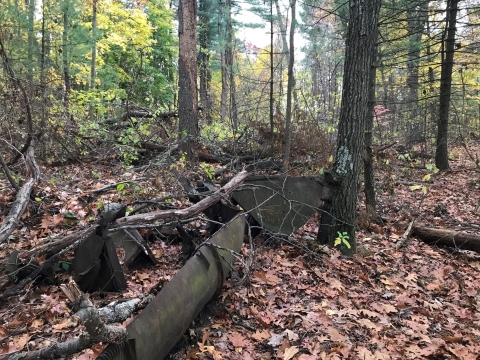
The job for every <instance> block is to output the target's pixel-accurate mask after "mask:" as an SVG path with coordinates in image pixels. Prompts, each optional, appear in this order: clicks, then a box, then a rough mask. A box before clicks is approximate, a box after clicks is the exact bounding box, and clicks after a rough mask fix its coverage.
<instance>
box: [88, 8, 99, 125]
mask: <svg viewBox="0 0 480 360" xmlns="http://www.w3.org/2000/svg"><path fill="white" fill-rule="evenodd" d="M96 64H97V0H93V2H92V63H91V66H90V90H93V89H95V74H96V70H95V68H96ZM89 113H90V120H92V121H93V115H94V114H93V105H90V109H89Z"/></svg>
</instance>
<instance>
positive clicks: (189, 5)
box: [178, 0, 199, 159]
mask: <svg viewBox="0 0 480 360" xmlns="http://www.w3.org/2000/svg"><path fill="white" fill-rule="evenodd" d="M196 28H197V1H196V0H180V3H179V6H178V34H179V57H178V118H179V133H180V134H179V136H180V138H183V141H182V143H181V145H180V148H181V150H182V151H184V152H186V153H187V158H188V159H192V157H193V144H194V142H195V139H196V137H197V136H198V131H199V129H198V100H197V61H196V59H197V47H196V46H197V39H196Z"/></svg>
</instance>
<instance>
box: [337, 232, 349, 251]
mask: <svg viewBox="0 0 480 360" xmlns="http://www.w3.org/2000/svg"><path fill="white" fill-rule="evenodd" d="M337 234H338V236H337V237H336V238H335V241H334V243H333V245H334V246H338V245H340V244H343V245H345V246H346V247H347V248H348V249H350V248H351V247H352V246H351V245H350V242H349V241H348V240H349V236H348V233H347V232H340V231H338V232H337Z"/></svg>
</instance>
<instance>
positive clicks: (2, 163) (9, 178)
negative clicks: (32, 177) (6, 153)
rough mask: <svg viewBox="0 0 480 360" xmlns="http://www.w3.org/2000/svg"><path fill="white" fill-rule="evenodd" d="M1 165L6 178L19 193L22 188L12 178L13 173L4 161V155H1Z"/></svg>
mask: <svg viewBox="0 0 480 360" xmlns="http://www.w3.org/2000/svg"><path fill="white" fill-rule="evenodd" d="M0 165H1V166H2V169H3V172H4V173H5V176H6V177H7V179H8V181H9V182H10V185H12V187H13V188H14V189H15V190H16V191H19V190H20V187H19V186H18V184H17V182H16V181H15V179H14V178H13V176H12V173H11V172H10V169H9V168H8V165H7V164H6V162H5V160H4V159H3V156H2V154H0Z"/></svg>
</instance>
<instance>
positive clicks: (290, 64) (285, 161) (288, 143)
mask: <svg viewBox="0 0 480 360" xmlns="http://www.w3.org/2000/svg"><path fill="white" fill-rule="evenodd" d="M277 3H278V1H277ZM295 5H296V0H290V7H291V8H292V22H291V25H290V51H289V56H288V84H287V113H286V117H285V154H284V156H283V167H284V170H285V171H286V170H287V167H288V158H289V157H290V147H291V143H292V129H291V124H292V95H293V88H294V86H295V76H294V74H293V64H294V62H295V48H294V38H295V22H296V20H295Z"/></svg>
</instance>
